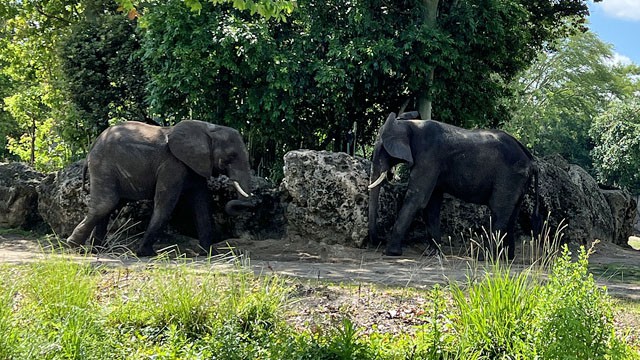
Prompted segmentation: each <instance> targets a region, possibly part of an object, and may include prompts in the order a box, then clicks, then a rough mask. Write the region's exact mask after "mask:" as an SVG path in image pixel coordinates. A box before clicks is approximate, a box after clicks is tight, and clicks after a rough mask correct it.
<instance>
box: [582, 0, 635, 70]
mask: <svg viewBox="0 0 640 360" xmlns="http://www.w3.org/2000/svg"><path fill="white" fill-rule="evenodd" d="M588 4H589V12H590V13H591V15H590V16H589V22H590V24H589V28H590V29H591V30H592V31H593V32H595V33H596V34H598V37H599V38H600V40H602V41H604V42H606V43H609V44H611V45H613V51H614V53H615V54H616V55H615V60H617V61H620V62H622V63H631V62H633V63H635V64H637V65H640V0H603V1H601V2H597V3H594V2H593V1H589V3H588Z"/></svg>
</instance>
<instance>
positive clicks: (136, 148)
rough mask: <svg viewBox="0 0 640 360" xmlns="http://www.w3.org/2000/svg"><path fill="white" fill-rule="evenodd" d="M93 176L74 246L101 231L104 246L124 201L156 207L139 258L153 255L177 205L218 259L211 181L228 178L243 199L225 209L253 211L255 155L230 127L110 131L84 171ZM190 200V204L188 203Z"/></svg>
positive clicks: (97, 241)
mask: <svg viewBox="0 0 640 360" xmlns="http://www.w3.org/2000/svg"><path fill="white" fill-rule="evenodd" d="M87 170H88V171H89V179H90V182H89V184H90V186H89V193H90V200H89V209H88V212H87V215H86V216H85V218H84V219H83V220H82V221H81V222H80V224H78V225H77V226H76V228H75V229H74V231H73V233H72V234H71V235H70V236H69V237H68V238H67V240H66V242H67V244H68V245H69V246H71V247H74V248H75V247H79V246H81V245H83V244H84V243H85V242H86V240H87V238H88V237H89V235H91V233H92V231H93V236H92V238H93V245H94V246H96V247H97V246H100V245H101V244H102V242H103V240H104V238H105V236H106V233H107V225H108V222H109V215H110V213H111V212H112V211H113V210H114V209H116V207H117V206H118V204H119V202H120V201H121V200H143V199H148V200H153V212H152V215H151V220H150V222H149V225H148V227H147V229H146V231H145V233H144V235H143V239H142V245H141V246H140V248H139V249H138V251H137V255H138V256H153V255H155V251H154V250H153V244H154V243H155V241H156V237H157V236H158V234H159V233H160V231H161V230H162V228H163V226H164V224H165V223H166V222H167V221H168V220H169V218H170V216H171V213H172V212H173V210H174V208H175V207H176V204H177V203H178V201H179V200H180V201H181V203H185V202H186V203H187V204H189V205H190V207H191V208H192V210H193V213H194V214H195V225H196V229H197V233H198V238H199V244H200V247H201V248H202V249H200V252H201V253H205V252H206V253H208V254H212V253H215V249H213V248H212V243H213V242H212V238H213V227H212V224H211V219H210V212H209V202H208V200H207V199H208V196H207V191H208V188H207V180H208V179H209V177H210V176H217V175H221V174H226V175H227V176H228V177H229V179H230V180H231V183H232V184H233V186H234V187H235V189H236V191H237V192H238V198H237V199H234V200H231V201H229V202H227V204H226V205H225V210H226V212H227V213H229V214H230V215H237V214H238V213H240V212H241V211H243V210H246V209H248V208H251V207H252V206H253V205H252V202H251V194H250V191H251V170H250V165H249V155H248V152H247V148H246V146H245V144H244V142H243V140H242V136H241V135H240V133H239V132H238V131H237V130H235V129H233V128H230V127H226V126H221V125H214V124H210V123H207V122H204V121H198V120H183V121H181V122H179V123H178V124H176V125H175V126H172V127H161V126H154V125H149V124H145V123H141V122H136V121H127V122H124V123H121V124H119V125H114V126H111V127H109V128H107V129H106V130H104V131H103V132H102V133H101V134H100V135H99V136H98V138H97V139H96V141H95V142H94V144H93V146H92V147H91V150H90V151H89V154H88V155H87V159H86V161H85V168H84V171H83V178H84V175H85V174H86V171H87ZM185 200H186V201H185Z"/></svg>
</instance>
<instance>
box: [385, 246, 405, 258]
mask: <svg viewBox="0 0 640 360" xmlns="http://www.w3.org/2000/svg"><path fill="white" fill-rule="evenodd" d="M384 254H385V255H387V256H400V255H402V246H387V248H386V249H385V251H384Z"/></svg>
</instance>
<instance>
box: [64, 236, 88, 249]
mask: <svg viewBox="0 0 640 360" xmlns="http://www.w3.org/2000/svg"><path fill="white" fill-rule="evenodd" d="M64 243H65V244H66V245H67V247H69V248H71V249H77V248H79V247H81V246H82V245H84V244H83V243H80V242H77V241H76V240H75V239H73V238H71V237H69V238H67V240H66V241H65V242H64Z"/></svg>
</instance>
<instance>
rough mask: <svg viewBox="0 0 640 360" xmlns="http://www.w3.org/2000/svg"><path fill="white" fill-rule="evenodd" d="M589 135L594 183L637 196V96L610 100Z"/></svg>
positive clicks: (639, 137) (639, 124)
mask: <svg viewBox="0 0 640 360" xmlns="http://www.w3.org/2000/svg"><path fill="white" fill-rule="evenodd" d="M590 133H591V136H593V139H594V142H595V147H594V149H593V152H592V153H593V158H594V160H595V161H594V165H595V168H596V172H597V175H598V180H600V181H602V182H604V183H606V184H609V185H614V186H621V187H625V188H627V189H629V190H630V191H631V192H632V193H633V194H640V173H639V172H638V169H640V97H639V96H638V95H636V96H634V97H631V98H629V99H627V100H625V101H619V100H618V101H613V102H612V103H611V104H610V106H609V107H608V108H607V110H606V111H605V112H604V113H602V114H601V115H600V116H598V117H596V118H595V121H594V122H593V126H592V128H591V132H590Z"/></svg>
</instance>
